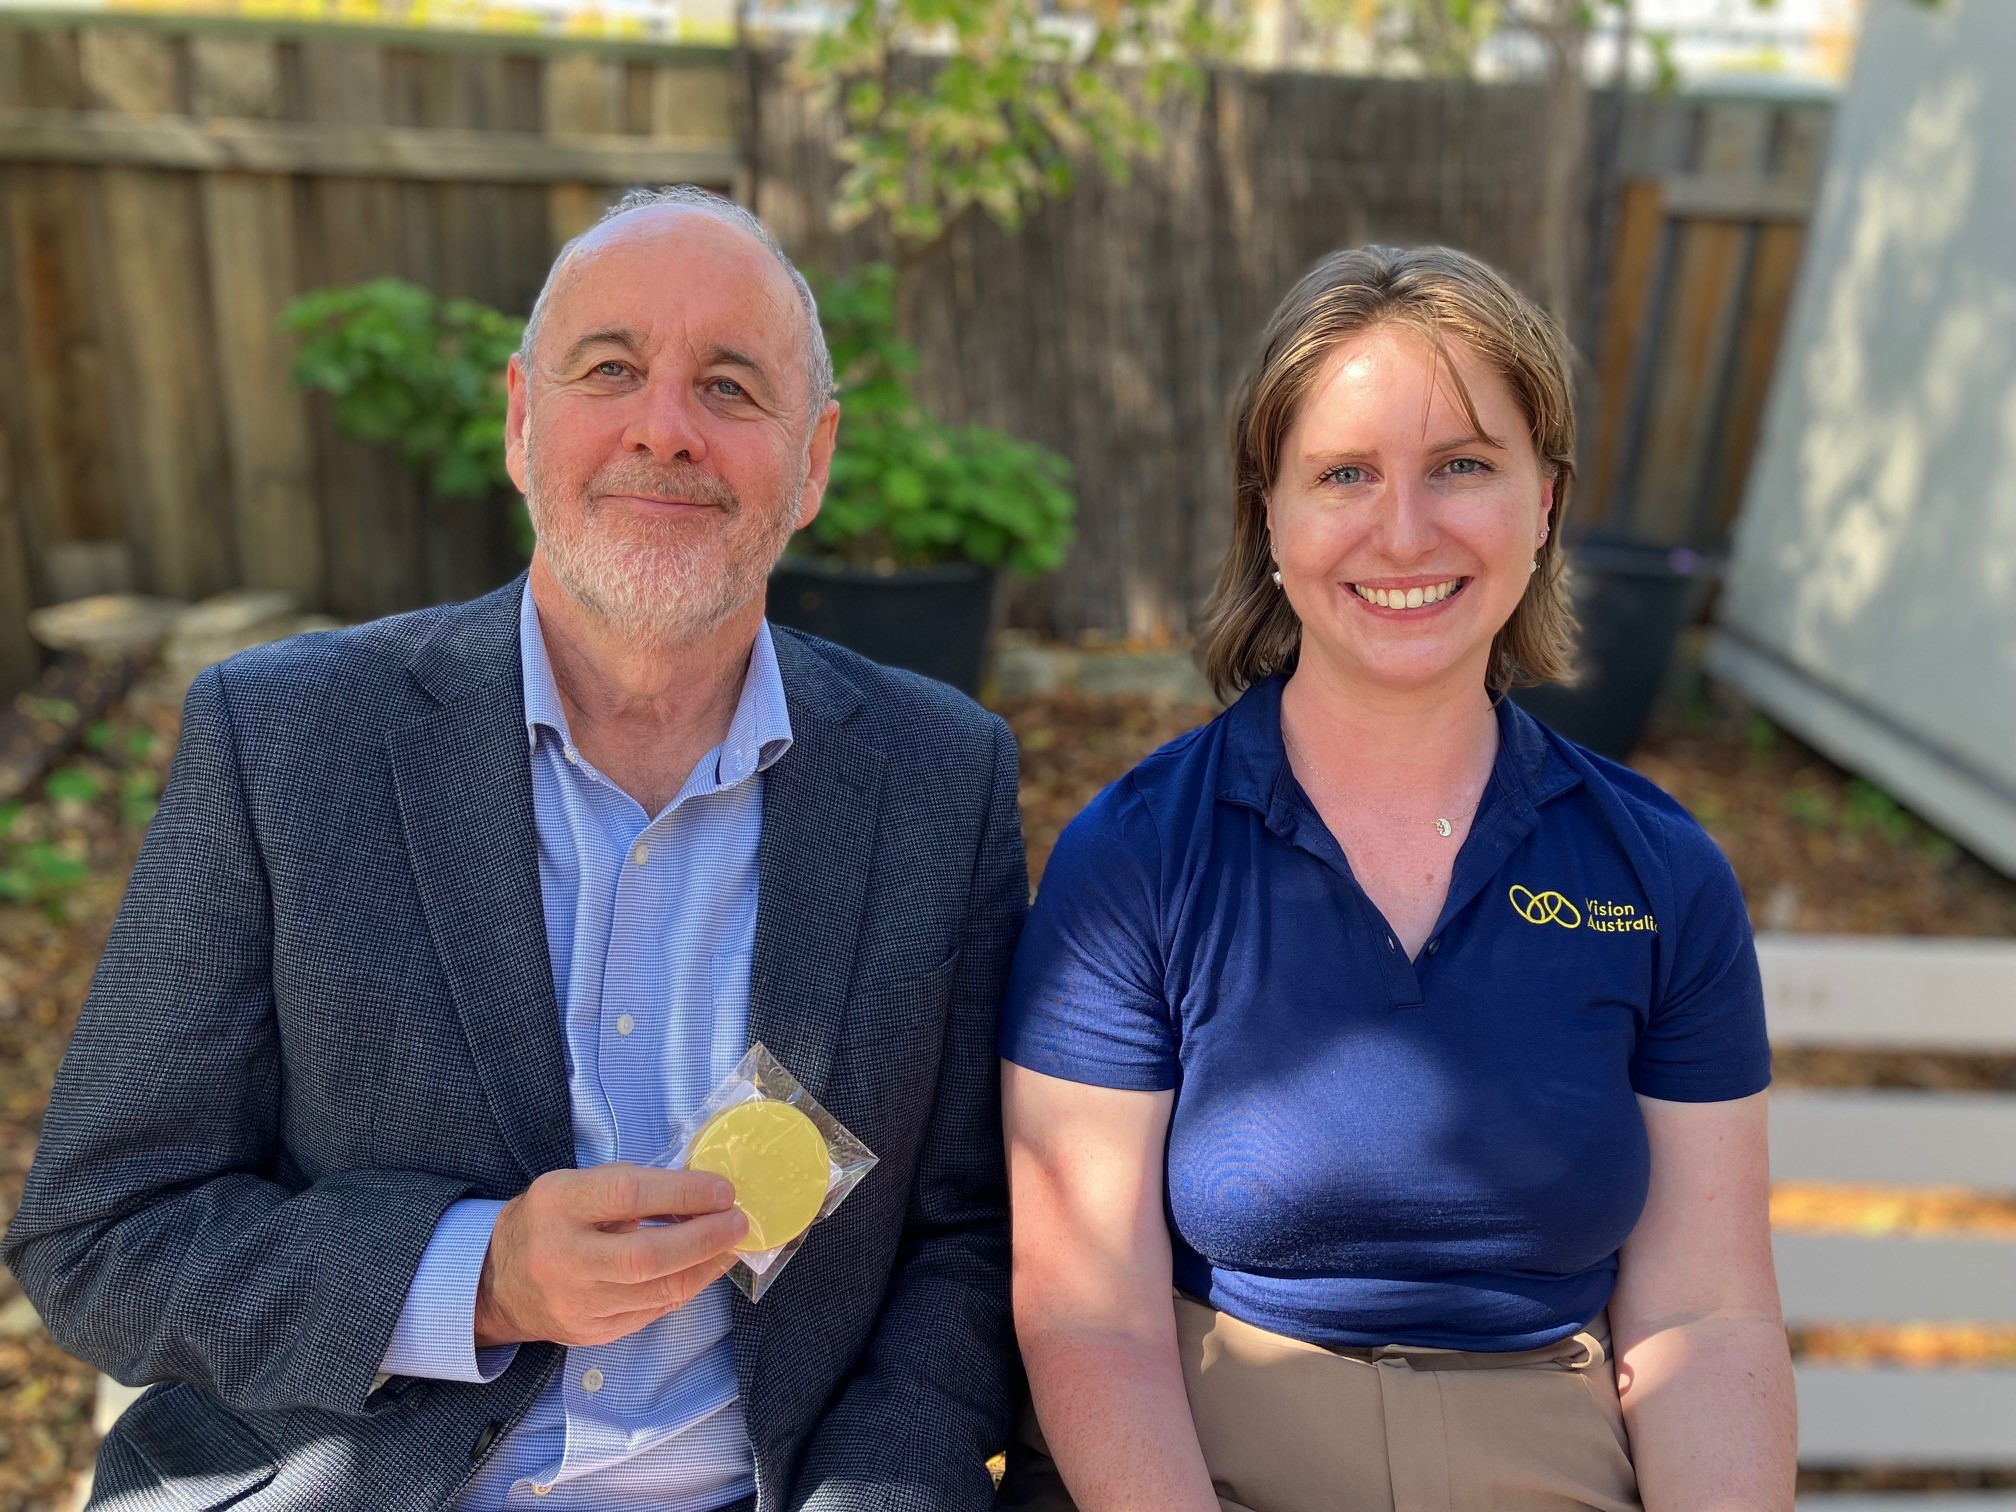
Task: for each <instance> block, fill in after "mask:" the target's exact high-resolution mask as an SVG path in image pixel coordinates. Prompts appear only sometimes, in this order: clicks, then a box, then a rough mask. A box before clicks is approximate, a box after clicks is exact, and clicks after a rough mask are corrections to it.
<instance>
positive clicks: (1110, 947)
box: [1001, 779, 1176, 1092]
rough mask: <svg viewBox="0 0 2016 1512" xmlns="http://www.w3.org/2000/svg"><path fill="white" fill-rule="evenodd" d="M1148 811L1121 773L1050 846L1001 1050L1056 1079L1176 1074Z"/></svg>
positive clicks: (1122, 1081) (1132, 1079) (1164, 1083)
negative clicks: (1119, 779) (1053, 847)
mask: <svg viewBox="0 0 2016 1512" xmlns="http://www.w3.org/2000/svg"><path fill="white" fill-rule="evenodd" d="M1159 873H1160V846H1159V844H1158V842H1157V838H1156V833H1155V824H1154V817H1153V816H1152V815H1151V814H1150V813H1149V812H1148V810H1147V808H1146V806H1145V805H1144V804H1143V803H1142V802H1141V800H1140V797H1139V795H1138V794H1136V793H1135V792H1134V790H1133V788H1132V785H1131V784H1130V783H1129V782H1128V781H1126V780H1125V779H1122V780H1121V781H1120V782H1118V783H1116V784H1115V785H1114V786H1112V787H1110V788H1108V789H1107V790H1106V791H1105V792H1103V793H1101V794H1100V795H1099V796H1098V797H1097V798H1095V799H1094V800H1093V801H1092V804H1091V805H1090V806H1089V807H1088V808H1087V809H1086V810H1085V812H1084V813H1082V814H1080V815H1079V816H1078V817H1077V818H1076V819H1074V820H1072V821H1071V824H1070V826H1069V827H1068V828H1067V829H1066V830H1065V831H1064V833H1063V835H1062V836H1061V837H1059V839H1058V841H1057V848H1056V849H1055V850H1054V851H1052V852H1051V854H1050V861H1049V864H1048V865H1047V866H1046V867H1045V868H1044V871H1043V881H1042V885H1041V887H1039V888H1038V890H1037V894H1036V903H1035V906H1034V907H1033V908H1032V909H1031V910H1030V913H1029V922H1028V925H1027V927H1025V928H1024V930H1023V931H1022V942H1021V945H1020V946H1019V947H1018V948H1017V950H1016V952H1015V964H1014V967H1013V969H1012V970H1011V971H1010V972H1009V976H1008V993H1007V997H1006V999H1005V1001H1004V1002H1003V1004H1002V1011H1001V1056H1002V1059H1004V1060H1008V1061H1012V1062H1014V1064H1016V1065H1018V1066H1023V1067H1026V1068H1027V1069H1029V1070H1031V1071H1040V1072H1042V1073H1043V1074H1044V1075H1045V1076H1055V1077H1060V1078H1062V1079H1063V1080H1065V1081H1075V1082H1086V1083H1089V1084H1091V1085H1093V1086H1099V1087H1117V1088H1121V1089H1124V1090H1128V1091H1139V1092H1160V1091H1165V1090H1167V1089H1168V1088H1171V1087H1173V1086H1175V1085H1176V1036H1175V1033H1174V1029H1173V1026H1172V1024H1171V1021H1170V1014H1169V1007H1168V1004H1167V1001H1166V999H1165V997H1164V993H1163V986H1162V983H1163V949H1162V944H1161V931H1160V927H1159V916H1160V912H1161V910H1160V907H1159V902H1158V886H1157V878H1158V876H1159Z"/></svg>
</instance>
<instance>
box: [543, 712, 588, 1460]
mask: <svg viewBox="0 0 2016 1512" xmlns="http://www.w3.org/2000/svg"><path fill="white" fill-rule="evenodd" d="M567 764H568V765H569V766H579V765H581V753H580V752H579V751H577V750H575V749H574V747H572V746H571V745H570V746H568V747H567ZM535 1489H536V1490H538V1493H539V1495H541V1496H544V1495H545V1494H546V1492H547V1491H549V1490H551V1489H552V1488H551V1487H550V1486H548V1487H537V1488H535Z"/></svg>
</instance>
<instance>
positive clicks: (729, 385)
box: [592, 358, 748, 399]
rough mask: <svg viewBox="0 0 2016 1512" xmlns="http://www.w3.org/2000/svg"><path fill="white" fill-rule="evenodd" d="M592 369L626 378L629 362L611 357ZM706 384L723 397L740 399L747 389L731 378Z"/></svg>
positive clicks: (714, 380) (712, 380)
mask: <svg viewBox="0 0 2016 1512" xmlns="http://www.w3.org/2000/svg"><path fill="white" fill-rule="evenodd" d="M592 371H593V372H594V374H595V376H596V377H597V378H628V377H629V376H630V364H629V363H627V362H618V361H616V360H615V359H614V358H611V359H610V360H609V361H607V362H598V363H596V364H595V366H594V368H593V370H592ZM707 386H708V387H709V388H711V389H713V390H714V391H715V392H716V393H718V394H720V395H721V396H722V397H723V398H724V399H741V398H745V397H747V395H748V390H747V389H745V388H743V387H742V385H741V384H739V383H737V382H736V381H735V380H734V379H733V378H714V379H710V380H709V381H708V384H707Z"/></svg>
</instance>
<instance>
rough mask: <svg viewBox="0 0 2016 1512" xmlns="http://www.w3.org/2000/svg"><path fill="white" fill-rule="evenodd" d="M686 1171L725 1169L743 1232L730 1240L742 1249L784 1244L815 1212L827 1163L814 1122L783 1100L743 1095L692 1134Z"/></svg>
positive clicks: (828, 1170) (746, 1251) (822, 1192)
mask: <svg viewBox="0 0 2016 1512" xmlns="http://www.w3.org/2000/svg"><path fill="white" fill-rule="evenodd" d="M686 1165H687V1168H688V1169H689V1170H694V1171H710V1172H712V1173H713V1174H714V1175H716V1176H725V1177H727V1178H728V1180H729V1181H730V1182H732V1183H733V1184H734V1187H735V1206H737V1207H738V1208H740V1209H741V1210H742V1216H743V1217H745V1218H747V1219H748V1220H749V1232H748V1233H746V1234H744V1235H743V1236H742V1242H741V1243H739V1244H737V1245H736V1246H735V1248H736V1249H738V1250H740V1251H741V1252H742V1253H744V1254H755V1253H757V1252H758V1251H760V1250H768V1249H776V1248H777V1247H778V1246H779V1245H782V1244H789V1243H790V1242H791V1241H792V1240H793V1239H796V1238H797V1237H798V1236H799V1235H800V1234H802V1233H804V1232H805V1230H807V1229H808V1228H810V1227H812V1220H813V1219H814V1218H817V1217H818V1216H819V1207H820V1204H822V1203H823V1202H825V1200H826V1185H827V1181H828V1179H829V1177H830V1175H831V1168H830V1166H829V1165H828V1164H827V1160H826V1139H825V1136H824V1135H822V1134H821V1133H820V1132H819V1128H818V1125H816V1124H814V1123H813V1122H812V1120H811V1119H809V1118H807V1117H806V1116H805V1115H804V1114H803V1113H800V1112H799V1111H798V1110H797V1109H796V1108H794V1107H792V1106H791V1104H789V1103H782V1102H774V1101H772V1100H771V1099H769V1098H767V1097H759V1098H751V1099H750V1100H749V1101H748V1102H739V1103H737V1104H735V1106H734V1107H732V1108H727V1109H724V1110H723V1111H722V1112H720V1113H717V1114H715V1115H714V1117H713V1118H712V1119H710V1120H709V1121H708V1124H707V1127H706V1128H704V1129H702V1130H701V1131H700V1137H699V1138H698V1139H696V1140H694V1141H693V1154H692V1156H691V1157H690V1158H689V1159H688V1160H687V1162H686Z"/></svg>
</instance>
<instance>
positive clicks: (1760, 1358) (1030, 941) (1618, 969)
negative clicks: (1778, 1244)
mask: <svg viewBox="0 0 2016 1512" xmlns="http://www.w3.org/2000/svg"><path fill="white" fill-rule="evenodd" d="M1574 451H1575V440H1574V423H1573V415H1572V411H1571V408H1570V397H1569V384H1568V374H1567V367H1566V363H1565V361H1564V360H1563V355H1562V346H1561V342H1560V339H1559V337H1558V335H1557V333H1556V332H1555V330H1554V328H1553V326H1552V325H1551V324H1550V322H1549V321H1548V320H1547V318H1546V317H1545V316H1544V315H1543V314H1541V312H1540V311H1538V310H1537V309H1536V308H1535V307H1534V306H1533V305H1531V304H1530V303H1529V302H1527V301H1526V300H1525V299H1523V298H1522V297H1521V296H1519V295H1518V294H1517V293H1515V292H1514V291H1513V290H1512V288H1511V287H1510V286H1509V285H1508V284H1506V282H1505V281H1504V280H1503V279H1502V278H1500V277H1499V276H1498V275H1497V274H1495V273H1493V272H1492V271H1491V270H1490V269H1488V268H1486V267H1484V266H1483V265H1482V264H1480V263H1478V262H1476V261H1475V260H1473V259H1471V258H1469V257H1465V256H1463V255H1461V254H1459V253H1455V252H1450V251H1446V250H1441V249H1428V250H1419V251H1393V250H1390V249H1385V248H1376V247H1375V248H1366V249H1362V250H1359V251H1355V252H1347V253H1342V254H1339V255H1336V256H1333V257H1330V258H1328V259H1326V260H1325V261H1323V262H1322V263H1320V264H1318V265H1317V267H1316V268H1315V269H1314V270H1313V271H1312V272H1311V273H1310V274H1309V275H1308V276H1307V277H1306V278H1304V279H1303V281H1302V282H1301V284H1299V285H1298V286H1297V287H1296V288H1295V290H1294V291H1293V292H1292V293H1290V294H1289V296H1288V298H1287V300H1286V301H1285V302H1284V303H1283V304H1282V306H1281V308H1280V309H1279V310H1278V311H1277V312H1276V313H1275V316H1274V319H1273V321H1272V323H1271V325H1270V326H1269V328H1268V331H1267V333H1266V337H1265V340H1264V343H1263V348H1262V352H1261V355H1260V357H1259V359H1258V362H1257V364H1256V367H1255V369H1254V371H1253V373H1252V374H1251V376H1250V377H1249V379H1248V381H1247V383H1246V386H1245V388H1244V390H1243V392H1242V394H1241V396H1240V399H1239V402H1238V405H1237V412H1236V414H1235V417H1234V425H1233V452H1234V458H1235V464H1234V465H1235V475H1236V498H1235V502H1234V509H1235V517H1234V522H1233V544H1232V549H1231V553H1230V556H1229V558H1228V560H1227V562H1226V565H1225V568H1224V571H1223V573H1222V575H1221V577H1220V579H1219V584H1218V589H1217V592H1216V594H1215V596H1214V598H1213V601H1212V604H1211V608H1210V611H1209V614H1208V616H1207V621H1206V627H1205V632H1204V653H1205V658H1206V662H1207V666H1208V668H1209V671H1210V673H1211V675H1212V677H1213V679H1214V681H1215V682H1216V684H1217V685H1218V687H1219V689H1220V691H1221V693H1226V694H1230V693H1231V692H1235V691H1238V690H1242V689H1243V690H1244V691H1243V696H1241V697H1240V698H1239V700H1238V702H1237V703H1236V704H1234V705H1233V706H1232V707H1231V708H1230V709H1228V710H1227V711H1226V712H1225V713H1224V714H1222V715H1220V716H1219V717H1218V718H1217V719H1216V720H1214V721H1213V722H1212V723H1211V724H1209V725H1207V726H1206V727H1205V728H1203V729H1202V730H1198V731H1195V732H1193V733H1192V734H1190V735H1188V736H1185V737H1184V738H1183V739H1181V740H1178V741H1176V742H1175V743H1174V744H1172V745H1170V746H1168V747H1166V748H1165V749H1163V750H1162V751H1160V752H1158V753H1156V754H1155V755H1154V756H1152V757H1150V758H1149V759H1148V760H1147V761H1145V762H1143V763H1142V764H1141V766H1139V767H1138V768H1136V769H1135V770H1134V771H1133V772H1132V773H1130V774H1129V775H1128V776H1127V777H1125V778H1123V779H1122V780H1121V781H1120V782H1118V783H1116V784H1115V785H1114V786H1113V787H1111V788H1109V789H1107V790H1106V791H1105V792H1104V793H1102V794H1100V796H1099V797H1098V798H1097V799H1096V800H1094V802H1093V803H1092V805H1091V806H1090V807H1089V808H1088V809H1087V810H1086V811H1085V812H1084V814H1082V815H1081V816H1080V817H1079V818H1078V819H1077V820H1076V821H1075V822H1074V823H1073V824H1072V826H1071V828H1070V829H1069V830H1068V831H1067V832H1066V833H1065V835H1064V837H1063V839H1062V840H1061V841H1060V842H1059V844H1058V847H1057V850H1056V852H1055V854H1054V855H1053V856H1052V858H1051V861H1050V864H1049V869H1048V872H1047V874H1046V875H1045V877H1044V880H1043V886H1042V890H1041V893H1040V895H1039V897H1038V899H1037V903H1036V909H1035V912H1034V914H1033V916H1032V918H1031V920H1030V924H1029V928H1028V930H1027V932H1026V934H1025V935H1024V937H1023V941H1022V945H1021V950H1020V953H1019V955H1018V957H1017V960H1016V965H1015V972H1014V976H1013V979H1012V983H1011V986H1010V989H1009V994H1008V1002H1007V1006H1006V1009H1005V1011H1004V1019H1003V1027H1002V1054H1003V1056H1004V1059H1005V1061H1006V1066H1005V1069H1004V1076H1005V1082H1004V1097H1005V1117H1006V1120H1007V1135H1008V1142H1009V1161H1010V1179H1011V1187H1012V1196H1013V1207H1014V1247H1015V1262H1014V1264H1015V1269H1014V1275H1015V1318H1016V1327H1017V1331H1018V1333H1019V1335H1020V1339H1021V1345H1022V1352H1023V1355H1024V1357H1025V1359H1026V1361H1027V1364H1028V1369H1029V1379H1030V1387H1031V1393H1032V1397H1033V1405H1034V1409H1035V1410H1034V1417H1035V1420H1036V1421H1035V1423H1034V1424H1033V1425H1030V1426H1031V1428H1032V1429H1033V1430H1037V1431H1032V1432H1031V1433H1030V1435H1029V1437H1030V1444H1029V1446H1028V1447H1025V1448H1024V1449H1023V1450H1021V1451H1019V1452H1018V1454H1017V1455H1016V1456H1015V1460H1014V1463H1013V1464H1012V1465H1011V1468H1010V1475H1009V1481H1008V1484H1007V1485H1006V1486H1005V1487H1004V1490H1003V1504H1004V1505H1009V1506H1024V1507H1038V1506H1041V1507H1058V1508H1068V1507H1069V1506H1070V1505H1071V1504H1072V1501H1074V1500H1075V1502H1076V1505H1077V1506H1078V1507H1080V1508H1082V1509H1083V1512H1117V1509H1123V1508H1125V1509H1140V1512H1215V1509H1219V1508H1233V1509H1239V1508H1251V1509H1253V1512H1316V1509H1319V1508H1320V1509H1323V1512H1358V1509H1367V1512H1370V1509H1378V1512H1417V1509H1421V1512H1425V1509H1428V1508H1433V1509H1436V1512H1487V1509H1491V1512H1499V1509H1535V1512H1538V1509H1552V1508H1570V1507H1595V1508H1605V1509H1618V1508H1631V1507H1638V1506H1640V1505H1643V1506H1645V1507H1648V1508H1655V1509H1657V1508H1675V1509H1685V1512H1702V1509H1709V1508H1713V1509H1745V1512H1749V1509H1778V1508H1786V1509H1789V1508H1790V1507H1791V1505H1792V1483H1793V1460H1794V1429H1793V1405H1792V1379H1791V1365H1790V1361H1789V1358H1788V1354H1787V1349H1786V1342H1785V1333H1784V1328H1783V1323H1782V1320H1781V1317H1780V1314H1779V1310H1778V1302H1777V1291H1776V1285H1775V1282H1774V1279H1773V1276H1772V1269H1771V1252H1770V1241H1769V1234H1768V1231H1767V1226H1766V1211H1765V1210H1766V1159H1765V1111H1764V1088H1765V1086H1766V1085H1767V1083H1768V1082H1769V1079H1770V1066H1769V1053H1768V1050H1767V1047H1766V1044H1765V1039H1764V1024H1763V1011H1762V1002H1761V994H1760V989H1759V983H1758V975H1757V967H1756V959H1755V954H1754V951H1753V949H1752V946H1751V940H1750V933H1749V926H1748V923H1747V921H1746V919H1745V915H1744V910H1743V901H1742V897H1741V894H1740V893H1739V892H1738V890H1737V887H1736V882H1735V879H1734V877H1733V876H1732V875H1731V873H1730V871H1729V868H1728V866H1727V864H1726V863H1725V862H1724V861H1723V859H1722V857H1721V854H1720V853H1719V852H1718V851H1717V850H1716V848H1715V846H1714V845H1713V844H1712V842H1710V841H1709V839H1708V838H1707V836H1706V835H1705V834H1703V832H1702V831H1701V830H1700V828H1699V827H1698V826H1696V825H1695V824H1694V823H1693V821H1692V820H1691V819H1689V818H1688V816H1687V814H1686V813H1685V812H1684V811H1683V810H1682V809H1681V808H1680V807H1679V805H1677V804H1676V803H1674V802H1673V801H1672V800H1671V799H1670V798H1668V797H1667V796H1666V795H1665V794H1663V793H1661V792H1660V791H1659V790H1658V789H1656V788H1654V787H1653V786H1652V785H1651V784H1650V783H1648V782H1646V781H1645V780H1644V779H1643V778H1641V777H1638V776H1636V775H1635V774H1633V773H1631V772H1629V771H1627V770H1625V769H1624V768H1622V767H1619V766H1615V765H1612V764H1610V763H1609V762H1606V761H1602V760H1600V759H1598V758H1596V757H1594V756H1592V755H1590V754H1589V753H1587V752H1585V751H1583V750H1582V749H1580V748H1579V747H1577V746H1574V745H1571V744H1570V743H1568V742H1566V741H1564V740H1562V739H1560V738H1559V737H1557V736H1554V735H1552V734H1551V733H1549V732H1548V731H1546V730H1544V729H1543V728H1541V727H1540V726H1539V725H1537V724H1535V723H1534V722H1533V721H1532V720H1531V719H1530V718H1528V717H1527V716H1526V715H1524V714H1522V713H1521V712H1519V710H1518V709H1517V708H1515V707H1514V706H1513V705H1512V704H1510V703H1508V702H1506V701H1505V699H1504V694H1505V692H1506V690H1507V689H1508V688H1510V687H1512V686H1514V685H1516V684H1519V683H1522V682H1533V681H1540V680H1545V679H1549V678H1558V677H1561V676H1563V675H1564V674H1565V673H1566V671H1567V655H1568V649H1569V636H1570V632H1571V631H1572V628H1573V625H1572V621H1571V619H1570V617H1569V613H1568V607H1567V600H1566V596H1565V592H1564V582H1563V563H1562V557H1561V549H1560V538H1559V530H1558V524H1559V520H1560V517H1561V513H1562V510H1563V509H1564V507H1565V505H1566V503H1567V494H1568V487H1569V483H1570V481H1571V478H1572V474H1573V462H1572V459H1573V456H1574ZM1172 1282H1173V1286H1174V1288H1175V1292H1174V1301H1173V1306H1172V1297H1171V1287H1172ZM1613 1362H1614V1363H1613ZM1620 1396H1621V1402H1620ZM1045 1449H1047V1452H1048V1456H1049V1457H1048V1458H1046V1457H1045V1455H1044V1453H1043V1452H1042V1451H1043V1450H1045ZM1053 1460H1054V1466H1053V1463H1052V1461H1053ZM1060 1478H1061V1485H1060V1484H1059V1482H1060ZM1641 1497H1642V1502H1641Z"/></svg>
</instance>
